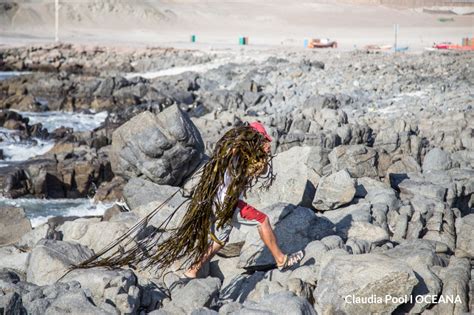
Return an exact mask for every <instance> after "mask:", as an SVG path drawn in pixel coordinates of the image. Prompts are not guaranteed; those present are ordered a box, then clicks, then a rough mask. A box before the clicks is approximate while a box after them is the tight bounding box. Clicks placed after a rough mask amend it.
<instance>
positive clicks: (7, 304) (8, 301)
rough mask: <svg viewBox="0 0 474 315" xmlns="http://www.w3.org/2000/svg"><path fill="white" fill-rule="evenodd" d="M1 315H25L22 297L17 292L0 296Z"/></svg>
mask: <svg viewBox="0 0 474 315" xmlns="http://www.w3.org/2000/svg"><path fill="white" fill-rule="evenodd" d="M0 314H5V315H6V314H11V315H21V314H24V312H23V305H22V301H21V296H20V295H19V294H18V293H16V292H11V293H7V294H5V295H3V296H0Z"/></svg>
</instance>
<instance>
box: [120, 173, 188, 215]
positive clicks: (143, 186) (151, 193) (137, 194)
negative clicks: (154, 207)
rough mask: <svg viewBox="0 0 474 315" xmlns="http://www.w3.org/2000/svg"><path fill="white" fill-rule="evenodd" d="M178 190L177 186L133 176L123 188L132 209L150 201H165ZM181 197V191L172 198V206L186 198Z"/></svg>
mask: <svg viewBox="0 0 474 315" xmlns="http://www.w3.org/2000/svg"><path fill="white" fill-rule="evenodd" d="M177 190H178V188H177V187H173V186H168V185H158V184H155V183H153V182H151V181H149V180H147V179H144V178H131V179H130V180H129V181H128V183H127V184H126V185H125V187H124V189H123V196H124V198H125V200H126V201H127V204H128V206H129V207H130V209H132V210H134V209H135V208H137V207H139V206H142V205H146V204H148V203H150V202H154V201H160V202H164V201H165V200H166V199H168V198H169V197H170V196H171V195H172V194H173V193H175V192H176V191H177ZM181 197H182V195H181V192H179V193H178V194H177V195H176V196H175V197H173V199H171V200H170V203H169V204H170V205H171V206H177V205H179V204H180V203H181V202H182V201H183V200H184V199H183V198H181Z"/></svg>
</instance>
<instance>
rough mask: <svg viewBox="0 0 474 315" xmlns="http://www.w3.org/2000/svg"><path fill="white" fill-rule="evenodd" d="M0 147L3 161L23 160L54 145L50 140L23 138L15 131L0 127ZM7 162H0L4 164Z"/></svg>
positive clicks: (39, 153) (44, 151) (0, 164)
mask: <svg viewBox="0 0 474 315" xmlns="http://www.w3.org/2000/svg"><path fill="white" fill-rule="evenodd" d="M0 139H1V140H2V141H0V149H1V150H2V151H3V156H4V161H15V162H17V161H25V160H28V159H29V158H32V157H34V156H37V155H41V154H45V153H46V152H48V151H49V150H51V149H52V148H53V146H54V141H52V140H41V139H36V138H32V139H27V140H23V139H20V137H19V136H18V135H17V132H15V131H12V130H8V129H5V128H0ZM5 165H7V163H0V166H5Z"/></svg>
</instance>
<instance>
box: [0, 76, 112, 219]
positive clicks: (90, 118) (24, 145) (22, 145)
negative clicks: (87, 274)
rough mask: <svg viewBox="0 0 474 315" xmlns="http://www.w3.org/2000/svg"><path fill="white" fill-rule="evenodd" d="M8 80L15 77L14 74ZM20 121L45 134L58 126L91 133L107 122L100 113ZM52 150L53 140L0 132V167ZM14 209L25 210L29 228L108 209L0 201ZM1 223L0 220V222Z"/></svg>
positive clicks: (84, 203)
mask: <svg viewBox="0 0 474 315" xmlns="http://www.w3.org/2000/svg"><path fill="white" fill-rule="evenodd" d="M9 75H10V76H13V75H19V74H16V73H11V74H9ZM5 77H6V75H5V73H4V72H0V80H2V79H5ZM19 113H20V114H21V115H22V116H23V117H28V118H29V120H30V121H29V124H30V125H32V124H36V123H41V124H42V125H43V127H44V128H46V129H47V130H48V131H50V132H51V131H53V130H54V129H56V128H59V127H61V126H64V127H67V128H73V129H74V131H78V132H83V131H90V130H94V129H95V128H97V127H99V126H100V125H101V124H102V123H103V122H104V121H105V119H106V118H107V115H108V113H107V112H100V113H91V114H84V113H72V112H54V111H53V112H42V113H33V112H19ZM53 146H54V141H53V140H42V139H38V138H29V139H22V138H21V137H20V134H19V133H18V131H16V130H9V129H5V128H0V149H1V150H3V156H4V159H3V160H0V167H4V166H8V165H11V164H13V163H18V162H21V161H26V160H28V159H30V158H33V157H35V156H38V155H42V154H44V153H46V152H48V151H49V150H51V148H53ZM6 205H9V206H16V207H21V208H23V209H24V210H25V213H26V215H27V217H28V218H29V219H30V221H31V224H32V226H33V227H36V226H38V225H40V224H42V223H45V222H46V221H47V220H48V218H51V217H56V216H79V217H83V216H95V215H102V214H104V212H105V210H106V209H108V208H109V207H111V206H112V205H113V204H110V203H97V204H96V203H94V202H93V201H92V200H91V199H87V198H84V199H37V198H31V199H28V198H19V199H8V198H1V197H0V206H6ZM0 220H1V219H0Z"/></svg>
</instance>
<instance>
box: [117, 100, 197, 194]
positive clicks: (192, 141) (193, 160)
mask: <svg viewBox="0 0 474 315" xmlns="http://www.w3.org/2000/svg"><path fill="white" fill-rule="evenodd" d="M203 153H204V144H203V142H202V139H201V135H200V134H199V131H198V130H197V128H196V127H195V126H194V124H193V123H192V122H191V120H190V119H189V117H188V116H187V114H185V113H184V112H182V111H181V110H180V109H179V107H178V106H171V107H168V108H166V109H165V110H163V111H162V112H161V113H159V114H157V115H155V114H153V113H151V112H148V111H146V112H143V113H141V114H139V115H137V116H135V117H133V118H132V119H131V120H130V121H128V122H127V123H125V124H123V125H122V126H120V127H119V128H117V129H116V130H115V131H114V133H113V136H112V150H111V152H110V161H111V164H112V169H113V171H114V173H115V174H116V175H121V176H123V177H124V178H126V179H129V178H131V177H137V176H141V175H143V176H145V177H147V178H148V179H150V180H151V181H153V182H155V183H158V184H165V185H179V184H181V183H182V182H183V180H184V179H185V178H186V176H188V175H189V174H190V173H191V172H192V171H193V170H194V169H195V168H196V166H197V165H198V164H199V163H200V161H201V159H202V158H203Z"/></svg>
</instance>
